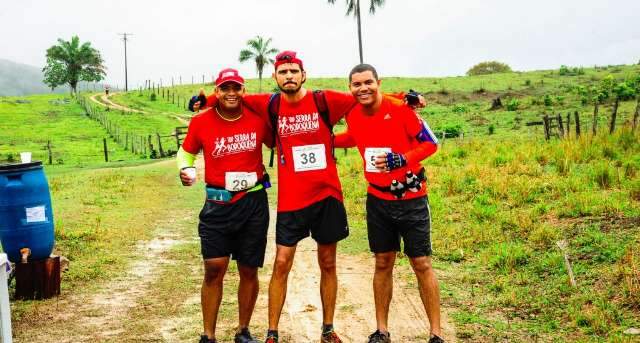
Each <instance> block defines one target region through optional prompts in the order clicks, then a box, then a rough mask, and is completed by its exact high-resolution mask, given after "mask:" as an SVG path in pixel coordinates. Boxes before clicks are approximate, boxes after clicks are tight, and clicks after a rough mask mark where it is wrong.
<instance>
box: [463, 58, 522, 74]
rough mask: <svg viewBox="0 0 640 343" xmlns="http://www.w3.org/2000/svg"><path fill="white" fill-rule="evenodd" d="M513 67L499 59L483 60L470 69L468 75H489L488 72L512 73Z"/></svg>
mask: <svg viewBox="0 0 640 343" xmlns="http://www.w3.org/2000/svg"><path fill="white" fill-rule="evenodd" d="M511 72H512V70H511V67H509V65H508V64H505V63H501V62H498V61H488V62H481V63H478V64H476V65H474V66H473V67H471V69H469V70H468V71H467V75H469V76H473V75H488V74H496V73H511Z"/></svg>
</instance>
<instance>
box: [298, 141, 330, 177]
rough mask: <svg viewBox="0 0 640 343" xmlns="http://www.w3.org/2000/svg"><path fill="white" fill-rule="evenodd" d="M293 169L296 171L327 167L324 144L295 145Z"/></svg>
mask: <svg viewBox="0 0 640 343" xmlns="http://www.w3.org/2000/svg"><path fill="white" fill-rule="evenodd" d="M292 150H293V169H294V170H295V171H296V172H303V171H309V170H321V169H325V168H327V157H326V155H325V148H324V144H314V145H303V146H294V147H293V148H292Z"/></svg>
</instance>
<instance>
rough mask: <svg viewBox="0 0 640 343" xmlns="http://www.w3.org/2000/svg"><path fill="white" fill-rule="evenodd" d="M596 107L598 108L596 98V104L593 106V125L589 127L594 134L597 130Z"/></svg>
mask: <svg viewBox="0 0 640 343" xmlns="http://www.w3.org/2000/svg"><path fill="white" fill-rule="evenodd" d="M598 109H599V106H598V100H596V104H595V105H594V106H593V126H592V127H591V131H592V133H593V135H594V136H595V135H596V132H597V131H598Z"/></svg>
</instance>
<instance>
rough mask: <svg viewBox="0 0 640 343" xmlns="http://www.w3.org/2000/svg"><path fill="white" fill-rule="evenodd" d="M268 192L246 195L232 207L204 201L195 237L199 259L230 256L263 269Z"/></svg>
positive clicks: (267, 216)
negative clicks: (198, 243)
mask: <svg viewBox="0 0 640 343" xmlns="http://www.w3.org/2000/svg"><path fill="white" fill-rule="evenodd" d="M268 228H269V204H268V202H267V192H266V191H265V190H264V189H263V190H259V191H255V192H249V193H247V194H246V195H245V196H244V197H242V198H241V199H240V200H238V201H236V202H234V203H231V204H220V203H216V202H213V201H206V202H205V204H204V207H203V208H202V211H200V223H199V224H198V234H199V235H200V243H201V247H202V257H203V258H204V259H205V260H206V259H210V258H216V257H226V256H232V258H233V259H234V260H237V261H238V263H240V264H242V265H244V266H248V267H262V264H263V263H264V251H265V248H266V246H267V229H268Z"/></svg>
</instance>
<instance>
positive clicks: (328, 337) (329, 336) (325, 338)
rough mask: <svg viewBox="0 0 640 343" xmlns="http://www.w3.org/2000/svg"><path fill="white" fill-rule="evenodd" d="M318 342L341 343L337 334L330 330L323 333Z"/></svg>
mask: <svg viewBox="0 0 640 343" xmlns="http://www.w3.org/2000/svg"><path fill="white" fill-rule="evenodd" d="M320 342H321V343H342V340H340V337H338V334H337V333H336V332H335V331H333V330H331V331H329V332H324V333H323V334H322V335H321V336H320Z"/></svg>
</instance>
